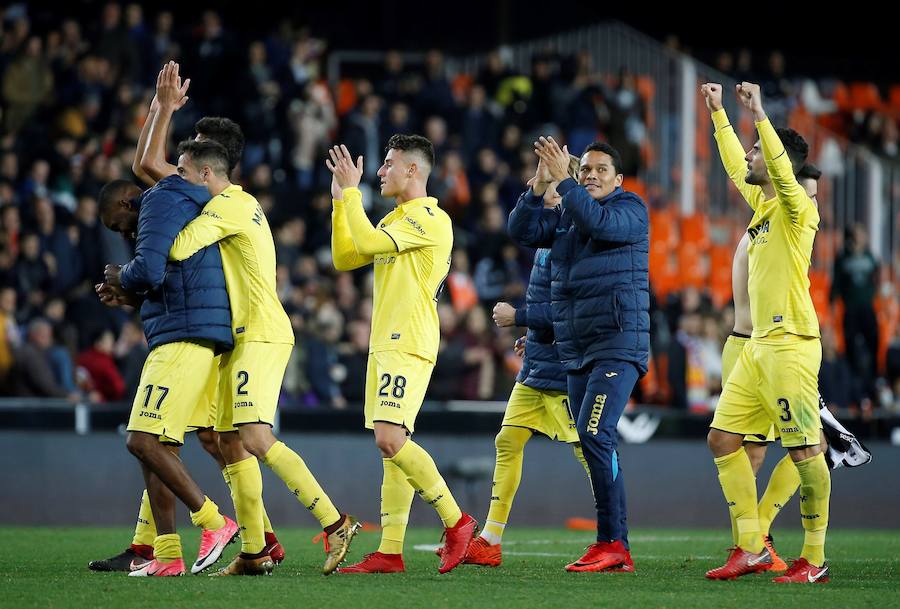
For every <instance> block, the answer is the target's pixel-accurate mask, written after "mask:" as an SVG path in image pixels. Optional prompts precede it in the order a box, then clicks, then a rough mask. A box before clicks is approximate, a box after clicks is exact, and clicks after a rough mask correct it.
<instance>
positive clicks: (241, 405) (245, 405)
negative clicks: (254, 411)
mask: <svg viewBox="0 0 900 609" xmlns="http://www.w3.org/2000/svg"><path fill="white" fill-rule="evenodd" d="M234 407H235V408H252V407H253V402H235V403H234Z"/></svg>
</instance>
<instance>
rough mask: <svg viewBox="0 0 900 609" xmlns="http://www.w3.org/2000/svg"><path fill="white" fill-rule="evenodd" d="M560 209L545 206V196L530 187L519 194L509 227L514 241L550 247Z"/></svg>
mask: <svg viewBox="0 0 900 609" xmlns="http://www.w3.org/2000/svg"><path fill="white" fill-rule="evenodd" d="M559 217H560V215H559V211H557V210H556V209H547V208H545V207H544V198H543V197H542V196H538V195H536V194H535V193H534V191H532V190H531V189H530V188H529V189H528V190H526V191H525V192H523V193H522V194H521V195H519V200H518V201H517V202H516V206H515V207H514V208H513V210H512V211H511V212H509V221H508V223H507V229H508V230H509V236H510V237H511V238H512V240H513V241H515V242H516V243H519V244H521V245H525V246H527V247H550V246H552V245H553V239H554V237H555V236H556V227H557V226H559Z"/></svg>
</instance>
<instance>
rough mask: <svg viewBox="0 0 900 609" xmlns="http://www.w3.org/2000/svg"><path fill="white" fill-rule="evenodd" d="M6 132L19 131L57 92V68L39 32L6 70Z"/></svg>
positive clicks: (4, 83) (4, 84) (4, 76)
mask: <svg viewBox="0 0 900 609" xmlns="http://www.w3.org/2000/svg"><path fill="white" fill-rule="evenodd" d="M2 86H3V101H4V105H5V106H6V108H5V115H4V121H3V128H4V132H5V133H15V132H17V131H19V130H20V129H21V128H22V127H23V126H24V125H25V124H26V123H27V122H28V120H29V119H31V117H32V116H33V115H34V114H35V112H36V111H37V110H38V108H39V107H40V106H41V105H42V104H44V103H46V102H48V101H49V99H50V96H51V94H52V93H53V72H52V71H51V70H50V66H49V65H48V63H47V60H46V58H45V57H44V55H43V43H42V42H41V39H40V38H38V37H37V36H32V37H31V38H29V39H28V42H27V43H26V44H25V46H24V48H23V49H22V51H21V53H20V54H19V56H18V57H16V58H15V59H14V60H13V61H12V63H11V64H10V65H9V66H7V67H6V70H5V71H4V74H3V85H2Z"/></svg>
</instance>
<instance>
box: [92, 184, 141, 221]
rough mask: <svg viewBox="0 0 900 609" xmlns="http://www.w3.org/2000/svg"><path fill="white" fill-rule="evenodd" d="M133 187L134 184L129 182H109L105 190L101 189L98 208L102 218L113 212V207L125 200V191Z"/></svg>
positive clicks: (104, 187)
mask: <svg viewBox="0 0 900 609" xmlns="http://www.w3.org/2000/svg"><path fill="white" fill-rule="evenodd" d="M133 186H134V184H133V183H132V182H129V181H128V180H113V181H112V182H107V183H106V184H105V185H104V186H103V188H101V189H100V194H99V196H98V197H97V203H98V205H97V207H98V211H99V212H100V213H99V215H100V217H101V218H102V217H104V216H105V215H106V214H107V213H109V212H110V211H112V208H113V206H114V205H115V204H116V203H117V202H119V201H121V200H122V199H123V198H124V194H125V191H126V190H128V189H129V188H132V187H133Z"/></svg>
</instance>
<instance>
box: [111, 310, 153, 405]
mask: <svg viewBox="0 0 900 609" xmlns="http://www.w3.org/2000/svg"><path fill="white" fill-rule="evenodd" d="M148 353H150V350H149V349H148V348H147V339H146V338H145V337H144V332H143V330H141V326H140V324H138V323H137V322H134V321H127V322H125V324H124V325H123V326H122V332H121V334H119V338H118V340H116V345H115V347H114V348H113V355H114V356H115V358H116V362H117V363H118V366H119V370H121V371H122V380H123V381H124V382H125V395H124V396H123V398H122V399H123V401H125V402H131V401H133V400H134V396H135V394H136V393H137V390H138V388H139V383H140V380H141V371H142V370H143V368H144V361H145V360H146V359H147V354H148Z"/></svg>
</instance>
